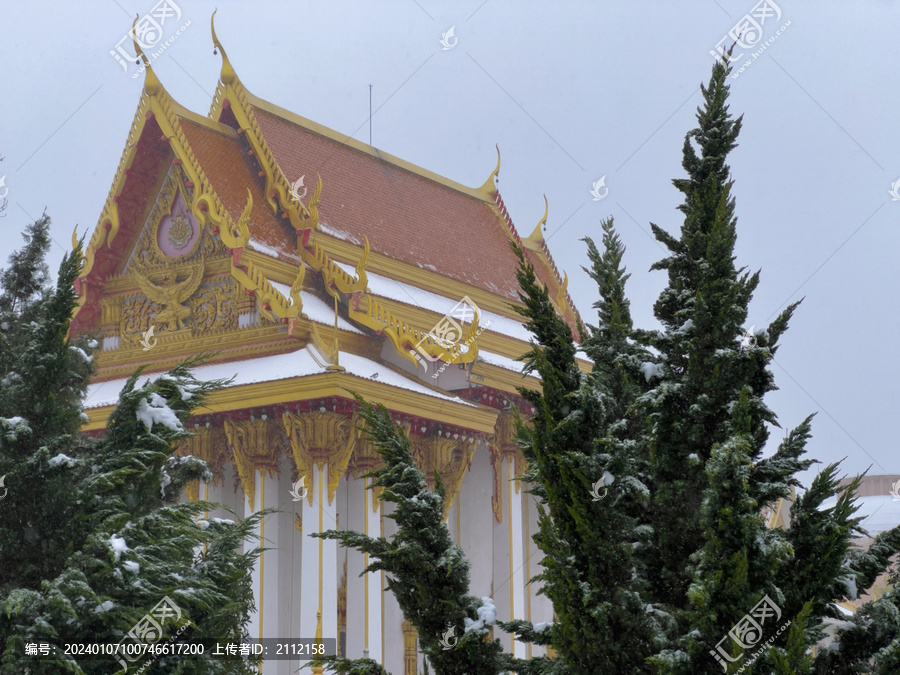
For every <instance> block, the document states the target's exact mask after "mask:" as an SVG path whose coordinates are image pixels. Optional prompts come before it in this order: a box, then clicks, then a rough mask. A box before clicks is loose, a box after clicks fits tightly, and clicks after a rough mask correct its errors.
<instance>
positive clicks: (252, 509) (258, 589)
mask: <svg viewBox="0 0 900 675" xmlns="http://www.w3.org/2000/svg"><path fill="white" fill-rule="evenodd" d="M253 479H254V481H255V483H254V488H253V492H254V495H253V499H252V500H251V499H250V495H248V494H247V493H246V492H244V500H243V501H244V514H245V517H248V518H249V517H250V516H252V515H253V514H254V513H256V512H257V511H259V510H260V506H259V504H260V501H261V500H262V498H263V489H264V488H263V487H262V485H263V481H262V480H261V477H260V472H259V471H258V470H256V469H254V470H253ZM261 530H262V523H258V524H257V526H256V527H255V528H254V529H253V532H254V534H256V535H257V536H258V537H260V539H261V538H262V534H261ZM257 546H259V541H258V540H257V539H256V538H251V539H247V540H245V541H244V552H245V553H246V552H248V551H252V550H253V549H254V548H256V547H257ZM262 566H263V559H262V556H260V557H259V559H257V561H256V564H255V565H254V566H253V569H252V570H251V571H250V584H251V585H252V587H253V600H254V602H255V603H256V611H254V612H253V613H251V614H250V620H249V621H248V622H247V633H248V635H249V636H250V637H251V638H253V639H257V638H261V637H262V621H261V618H262V617H261V612H260V606H261V605H262Z"/></svg>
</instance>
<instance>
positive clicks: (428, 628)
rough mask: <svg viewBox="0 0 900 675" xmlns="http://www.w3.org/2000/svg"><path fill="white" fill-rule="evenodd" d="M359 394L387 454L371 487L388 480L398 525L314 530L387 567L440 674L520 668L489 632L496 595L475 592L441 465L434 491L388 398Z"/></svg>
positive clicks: (339, 668)
mask: <svg viewBox="0 0 900 675" xmlns="http://www.w3.org/2000/svg"><path fill="white" fill-rule="evenodd" d="M354 396H355V398H356V400H357V402H358V403H359V404H360V405H361V410H360V416H361V417H362V418H363V420H364V421H365V423H366V426H365V428H364V431H365V433H367V434H368V435H369V437H370V438H371V439H372V442H373V443H374V445H375V448H376V449H377V451H378V454H379V455H381V457H382V459H383V460H384V462H385V464H384V466H382V467H380V468H378V469H375V470H374V471H372V472H371V473H369V474H366V475H367V476H373V477H374V478H375V480H374V481H373V483H372V484H371V485H370V488H371V487H374V486H381V487H383V488H384V491H383V492H382V493H381V499H382V501H385V502H391V503H394V504H395V505H396V508H395V509H394V512H393V513H391V514H390V515H388V516H386V517H388V518H391V519H393V520H394V521H395V522H396V523H397V533H396V534H395V535H394V536H393V537H391V538H390V539H387V538H385V537H369V536H367V535H365V534H362V533H360V532H353V531H349V530H328V531H326V532H322V533H320V534H313V535H312V536H314V537H321V538H323V539H336V540H337V541H339V542H341V544H342V545H344V546H348V547H350V548H354V549H356V550H357V551H360V552H363V553H368V554H369V556H370V560H371V562H370V563H369V565H368V567H366V569H365V570H364V571H363V574H367V573H369V572H376V571H378V570H384V571H385V572H386V573H387V580H388V584H387V586H388V590H389V591H390V592H391V593H393V594H394V597H395V598H396V599H397V604H399V605H400V609H401V610H402V612H403V616H404V618H405V619H406V620H407V621H409V622H410V623H412V624H413V626H415V628H416V630H417V632H418V636H419V645H420V649H421V651H422V653H423V654H425V656H426V657H427V658H428V662H429V663H430V664H431V667H432V668H433V669H434V672H435V673H436V674H437V675H497V674H498V673H501V672H505V671H507V670H512V669H513V667H514V666H515V664H516V660H515V659H513V658H512V657H510V656H509V655H507V654H505V653H504V652H503V647H502V646H501V644H500V641H499V640H488V639H486V635H487V634H488V632H489V630H490V627H491V626H492V625H494V623H495V610H494V605H493V602H491V599H490V598H481V599H479V598H476V597H474V596H471V595H468V590H469V563H468V561H467V560H466V558H465V556H464V554H463V552H462V549H460V548H459V547H458V546H457V545H456V544H454V543H453V541H452V539H451V538H450V532H449V531H448V530H447V526H446V525H445V524H444V522H443V520H444V518H443V509H444V500H445V498H446V495H445V492H444V486H443V484H442V482H441V478H440V475H439V474H438V473H437V472H435V490H434V492H431V491H430V490H429V489H428V486H427V483H426V482H425V475H424V474H423V473H422V472H421V471H419V469H418V468H417V467H416V463H415V460H414V458H413V455H412V451H411V450H410V447H409V438H408V437H407V435H406V433H405V432H404V431H403V429H401V428H400V427H399V426H397V425H396V424H394V422H393V420H392V419H391V416H390V413H389V412H388V411H387V410H386V409H385V408H384V406H381V405H378V406H374V405H372V404H371V403H368V402H366V401H364V400H363V399H362V398H361V397H360V396H359V395H356V394H354ZM320 662H322V663H326V664H328V666H329V668H330V669H331V670H333V671H334V672H338V673H351V674H354V675H382V673H384V671H383V669H382V668H381V666H379V665H378V664H377V663H375V662H374V661H372V660H371V659H341V658H335V657H328V658H325V659H321V660H320ZM516 669H517V670H518V668H516Z"/></svg>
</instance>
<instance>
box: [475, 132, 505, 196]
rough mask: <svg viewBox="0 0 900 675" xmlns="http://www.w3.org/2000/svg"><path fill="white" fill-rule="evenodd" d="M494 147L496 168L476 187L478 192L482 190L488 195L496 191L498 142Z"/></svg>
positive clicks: (498, 171) (498, 169)
mask: <svg viewBox="0 0 900 675" xmlns="http://www.w3.org/2000/svg"><path fill="white" fill-rule="evenodd" d="M494 147H495V148H497V168H496V169H494V170H493V171H492V172H491V175H490V176H488V178H487V180H486V181H484V183H483V184H482V185H481V187H480V188H478V191H479V192H483V193H484V194H485V195H487V196H488V197H490V196H491V195H493V194H494V192H496V191H497V178H498V177H499V176H500V144H499V143H498V144H496V145H494Z"/></svg>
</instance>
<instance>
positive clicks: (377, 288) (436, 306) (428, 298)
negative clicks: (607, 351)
mask: <svg viewBox="0 0 900 675" xmlns="http://www.w3.org/2000/svg"><path fill="white" fill-rule="evenodd" d="M335 264H337V266H338V267H340V268H341V269H342V270H344V271H345V272H347V273H348V274H350V275H351V276H356V268H355V267H354V266H353V265H347V264H346V263H339V262H337V261H335ZM366 274H367V276H368V284H369V291H370V292H371V293H374V294H375V295H380V296H381V297H382V298H388V299H390V300H396V301H397V302H403V303H406V304H407V305H412V306H413V307H421V308H422V309H428V310H431V311H433V312H438V313H439V314H449V313H450V311H451V310H452V309H453V308H454V307H455V306H456V305H457V303H459V301H460V300H462V298H456V299H453V298H446V297H444V296H443V295H438V294H437V293H432V292H431V291H425V290H422V289H421V288H417V287H416V286H413V285H411V284H406V283H403V282H402V281H397V280H396V279H390V278H389V277H383V276H381V275H380V274H375V273H374V272H366ZM473 304H474V303H473ZM480 325H481V326H482V327H483V328H487V329H488V330H491V331H493V332H495V333H500V334H501V335H506V336H508V337H511V338H515V339H517V340H522V341H523V342H530V341H531V338H532V335H531V333H530V332H529V331H528V330H527V329H526V328H525V325H524V324H522V323H520V322H519V321H516V320H515V319H510V318H509V317H505V316H500V315H499V314H495V313H493V312H489V311H487V310H485V309H482V310H481V322H480Z"/></svg>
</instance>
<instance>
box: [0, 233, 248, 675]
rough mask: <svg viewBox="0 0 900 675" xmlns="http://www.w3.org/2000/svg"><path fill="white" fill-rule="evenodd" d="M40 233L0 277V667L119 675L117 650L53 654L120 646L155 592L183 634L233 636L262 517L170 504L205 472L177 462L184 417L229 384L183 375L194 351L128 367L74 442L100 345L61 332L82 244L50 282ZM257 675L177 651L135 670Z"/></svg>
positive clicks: (237, 633) (192, 462)
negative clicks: (32, 652) (36, 650)
mask: <svg viewBox="0 0 900 675" xmlns="http://www.w3.org/2000/svg"><path fill="white" fill-rule="evenodd" d="M49 224H50V221H49V218H46V217H44V218H42V219H41V220H39V221H38V222H36V223H35V224H34V225H32V226H31V227H30V228H29V233H28V235H29V236H28V238H27V241H28V243H27V245H26V247H25V249H24V250H23V251H21V252H19V253H17V254H15V255H14V256H13V258H12V260H11V266H10V267H9V268H8V269H7V270H6V271H4V272H3V274H2V276H0V279H2V292H0V329H2V331H0V366H2V370H0V380H2V382H3V387H2V389H0V426H2V433H0V475H5V476H6V480H5V483H6V487H7V488H8V490H9V492H8V495H7V496H6V498H5V499H4V500H3V501H2V503H0V672H3V673H21V672H33V673H59V672H66V673H94V672H110V673H111V672H115V671H116V670H117V669H119V667H120V666H119V664H118V662H117V661H116V660H115V658H114V657H112V656H105V657H97V656H90V657H85V656H83V655H82V656H77V657H76V656H72V655H67V654H65V653H64V651H63V650H62V649H61V648H59V647H60V645H63V644H65V643H83V644H88V643H90V644H93V643H111V644H115V643H118V642H119V641H120V640H122V639H123V637H124V636H125V634H126V633H127V632H128V631H130V630H131V629H132V628H133V627H134V626H135V624H136V623H137V622H138V621H139V620H140V619H141V618H142V617H143V616H144V615H146V614H147V613H148V612H149V611H150V610H151V609H152V608H153V607H154V606H156V605H157V603H159V601H160V600H162V599H163V598H164V597H168V598H170V599H171V600H172V601H173V602H174V603H175V604H176V605H177V606H178V607H179V609H180V610H181V612H182V619H181V620H182V621H190V622H191V624H192V632H191V636H192V637H196V638H218V639H229V638H230V639H240V638H241V637H242V634H243V626H244V624H245V623H246V622H247V621H248V619H249V616H250V613H251V612H252V611H253V607H254V605H253V594H252V588H251V585H250V571H251V568H252V566H253V564H254V562H255V561H256V559H257V558H258V555H259V551H260V549H258V548H256V549H252V550H249V551H247V552H244V553H242V552H240V551H241V550H242V549H243V548H244V547H245V545H246V544H245V542H246V541H248V540H250V541H252V539H253V537H254V528H255V527H256V526H257V524H258V521H259V519H260V518H262V517H264V516H265V515H266V514H265V512H264V513H258V514H254V516H253V517H251V518H247V519H245V520H244V521H243V522H241V523H238V524H235V523H234V522H232V521H224V520H218V519H212V520H204V519H203V514H204V512H205V511H209V510H213V509H216V508H221V507H220V505H217V504H212V503H208V502H194V503H178V497H179V495H180V494H181V492H182V490H183V487H184V485H185V484H186V483H187V482H188V481H190V480H195V479H203V480H209V479H210V478H211V474H210V472H209V470H208V468H207V467H206V464H205V463H204V462H202V461H200V460H198V459H196V458H193V457H175V456H174V455H173V452H174V445H175V443H176V442H177V441H178V440H179V439H182V438H184V437H186V436H188V435H189V434H188V432H187V431H186V430H185V428H184V421H185V420H186V419H187V418H188V417H189V416H190V415H191V413H192V411H193V410H194V409H195V408H196V407H197V406H201V405H203V403H204V401H205V400H206V398H207V397H208V395H209V394H210V393H212V392H213V391H216V390H217V389H220V388H221V387H222V386H223V385H224V384H225V383H224V382H221V381H219V382H201V381H198V380H196V379H195V378H194V377H193V376H192V375H191V372H190V369H191V367H193V366H195V365H197V364H198V363H200V362H201V359H202V357H198V358H196V359H191V360H189V361H187V362H185V363H182V364H180V365H178V366H176V367H175V368H173V369H172V370H171V371H169V372H168V373H167V374H164V375H161V376H159V377H157V378H155V380H153V381H149V380H147V381H145V382H143V383H142V384H140V385H139V384H138V381H139V379H140V373H136V374H135V375H134V376H133V377H131V378H130V379H129V381H128V383H127V385H126V386H125V388H124V389H123V390H122V392H121V394H120V396H119V401H118V405H117V407H116V409H115V410H114V411H113V413H112V415H111V416H110V419H109V425H108V429H107V431H106V434H105V435H104V436H103V437H101V438H91V437H88V436H84V435H82V434H79V433H78V429H79V426H80V424H81V422H82V401H83V399H84V395H85V391H86V388H87V384H88V380H89V377H90V375H91V371H92V355H91V354H92V351H93V350H94V348H95V347H96V342H94V341H93V340H91V339H90V338H89V337H88V338H77V339H70V338H69V337H68V334H67V333H68V325H69V318H70V317H71V315H72V311H73V309H74V307H75V302H76V296H75V293H74V290H73V282H74V280H75V278H76V277H77V276H78V273H79V271H80V267H81V249H80V246H79V247H76V249H75V251H73V252H72V253H71V254H69V255H67V256H66V257H65V258H64V260H63V262H62V264H61V266H60V271H59V276H58V280H57V283H56V287H55V288H49V287H48V286H47V284H46V281H45V279H46V274H45V269H44V266H43V256H44V254H45V253H46V250H47V241H48V234H47V231H48V228H49ZM167 630H168V631H170V632H174V630H175V627H173V626H168V627H167ZM168 637H170V634H168V633H167V635H165V636H164V637H163V639H166V638H168ZM128 639H129V640H130V638H128ZM41 642H44V643H49V644H50V645H52V646H53V647H52V648H53V655H52V656H50V657H40V658H37V659H36V658H34V657H26V656H24V650H25V645H26V644H27V643H41ZM256 671H257V669H256V667H255V666H245V665H239V664H236V663H226V662H223V661H221V660H216V659H214V658H212V657H200V656H191V657H183V656H182V657H172V656H170V657H161V658H159V659H157V660H156V661H155V662H154V663H153V664H152V665H151V666H150V667H149V668H148V669H147V670H146V671H144V672H148V673H163V672H165V673H182V672H183V673H188V672H203V673H224V672H234V673H251V672H256Z"/></svg>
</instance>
